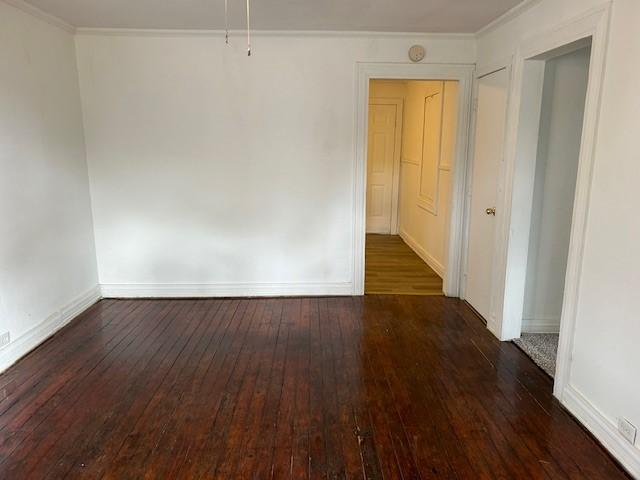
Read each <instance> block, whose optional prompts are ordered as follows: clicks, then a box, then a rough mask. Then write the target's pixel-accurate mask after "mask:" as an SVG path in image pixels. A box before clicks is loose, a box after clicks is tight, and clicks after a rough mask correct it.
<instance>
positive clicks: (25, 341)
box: [0, 285, 101, 372]
mask: <svg viewBox="0 0 640 480" xmlns="http://www.w3.org/2000/svg"><path fill="white" fill-rule="evenodd" d="M100 298H101V294H100V287H99V286H97V285H96V286H95V287H94V288H92V289H91V290H89V291H88V292H85V293H83V294H82V295H79V296H78V297H76V298H75V299H74V300H73V301H71V302H70V303H68V304H67V305H65V306H64V307H62V308H61V309H60V310H57V311H55V312H53V313H52V314H51V315H49V316H48V317H47V318H45V319H44V320H43V321H42V322H40V323H39V324H38V325H36V326H35V327H33V328H32V329H31V330H29V331H28V332H26V333H24V334H23V335H21V336H20V337H18V338H16V339H15V340H14V341H12V342H11V343H9V344H8V345H6V346H4V347H3V348H2V349H0V372H3V371H5V370H6V369H7V368H9V367H10V366H11V365H13V364H14V363H16V362H17V361H18V360H19V359H20V358H22V357H23V356H24V355H26V354H27V353H29V352H30V351H31V350H33V349H34V348H36V347H37V346H38V345H40V344H41V343H42V342H44V341H45V340H46V339H47V338H49V337H50V336H51V335H53V334H54V333H56V332H57V331H58V330H60V329H61V328H62V327H64V326H65V325H66V324H67V323H69V322H70V321H71V320H73V319H74V318H75V317H77V316H78V315H80V314H81V313H82V312H84V311H85V310H86V309H88V308H89V307H90V306H92V305H93V304H94V303H96V302H97V301H98V300H100Z"/></svg>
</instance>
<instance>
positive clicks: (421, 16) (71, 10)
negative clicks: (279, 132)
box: [28, 0, 522, 33]
mask: <svg viewBox="0 0 640 480" xmlns="http://www.w3.org/2000/svg"><path fill="white" fill-rule="evenodd" d="M521 1H522V0H251V18H252V28H253V29H256V30H346V31H358V30H369V31H393V32H433V33H436V32H448V33H454V32H455V33H473V32H476V31H477V30H479V29H480V28H481V27H483V26H485V25H486V24H488V23H489V22H491V20H493V19H495V18H496V17H498V16H500V15H501V14H502V13H504V12H506V11H507V10H509V9H510V8H512V7H514V6H515V5H517V4H518V3H520V2H521ZM228 2H229V8H230V12H231V15H230V17H231V28H232V29H242V28H244V22H245V11H246V10H245V0H228ZM28 3H30V4H31V5H33V6H35V7H38V8H40V9H41V10H44V11H45V12H47V13H50V14H52V15H54V16H56V17H58V18H61V19H62V20H64V21H66V22H67V23H70V24H71V25H73V26H76V27H104V28H157V29H223V28H224V0H28Z"/></svg>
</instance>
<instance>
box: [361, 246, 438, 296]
mask: <svg viewBox="0 0 640 480" xmlns="http://www.w3.org/2000/svg"><path fill="white" fill-rule="evenodd" d="M364 288H365V293H366V294H393V295H442V279H441V278H440V277H439V276H438V274H437V273H436V272H434V271H433V269H431V267H429V265H427V264H426V263H425V262H424V261H423V260H422V259H421V258H420V257H419V256H418V255H417V254H416V253H415V252H414V251H413V250H411V248H409V246H408V245H407V244H406V243H404V241H403V240H402V238H400V237H399V236H398V235H376V234H367V243H366V259H365V283H364Z"/></svg>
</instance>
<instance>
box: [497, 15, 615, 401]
mask: <svg viewBox="0 0 640 480" xmlns="http://www.w3.org/2000/svg"><path fill="white" fill-rule="evenodd" d="M609 15H610V5H609V4H606V5H603V6H600V7H597V8H594V9H592V10H589V11H587V12H585V13H584V14H583V15H580V16H578V17H576V18H574V19H572V20H570V21H568V22H565V23H563V24H561V25H559V26H557V27H555V28H553V29H552V30H550V31H547V32H543V33H542V34H539V35H537V36H535V37H532V38H530V39H528V40H525V41H523V42H522V43H521V44H520V46H519V47H518V49H517V51H516V55H515V58H514V65H513V76H512V83H511V86H510V92H509V103H508V107H507V108H508V113H507V125H508V128H507V136H506V138H505V162H504V163H505V165H504V166H505V171H504V174H503V175H504V188H503V193H502V195H501V197H500V198H499V200H498V208H499V209H500V210H499V211H501V215H499V222H498V226H497V232H496V240H497V245H496V255H495V258H496V268H497V270H498V275H499V280H498V281H497V282H496V285H495V286H494V289H495V290H496V295H495V298H497V301H498V302H497V305H496V309H495V311H496V315H495V317H494V318H491V319H488V320H489V324H488V328H489V329H490V330H491V331H492V332H493V333H494V334H495V335H496V336H497V337H498V338H499V339H501V340H511V339H513V338H517V337H519V336H520V333H521V328H522V312H523V305H524V279H525V277H526V262H527V250H528V241H529V232H528V227H526V228H525V227H523V225H525V224H526V222H527V221H528V219H530V212H528V211H527V209H526V208H524V209H522V208H520V206H521V201H522V199H521V198H520V196H525V197H526V195H527V192H526V191H525V190H526V187H525V188H524V189H523V188H520V186H521V183H522V182H521V181H520V180H519V179H518V171H519V170H518V166H519V165H521V164H522V162H526V158H527V157H529V158H530V155H531V152H530V151H528V150H527V149H526V148H525V149H524V151H522V150H521V148H520V147H521V145H519V141H520V140H522V138H521V135H520V133H521V129H522V127H523V122H521V118H520V113H521V108H522V105H523V100H526V99H527V98H526V95H525V94H524V92H523V87H526V85H525V82H524V79H525V69H527V68H528V65H527V62H529V64H531V63H532V62H531V61H532V60H536V57H540V56H541V55H544V54H545V53H548V52H552V51H554V50H557V49H559V48H562V47H563V46H566V45H570V44H573V43H575V42H579V41H580V40H584V39H588V38H591V58H590V64H589V80H588V86H587V95H586V99H585V112H584V117H583V118H584V120H583V128H582V138H581V143H580V157H579V164H578V178H577V183H576V192H575V196H574V207H573V218H572V222H571V239H570V244H569V255H568V259H567V272H566V276H565V288H564V299H563V305H562V314H561V321H560V341H559V345H558V356H557V362H556V375H555V382H554V390H553V393H554V395H555V396H556V397H557V398H559V399H560V400H561V401H563V402H564V401H565V400H566V398H565V396H566V395H565V394H566V389H567V386H568V383H569V374H570V367H571V356H572V352H573V339H574V332H575V325H576V315H577V306H578V300H579V290H580V277H581V268H582V257H583V252H584V244H585V238H586V223H587V217H588V213H589V200H590V191H591V180H592V172H593V165H594V159H595V146H596V135H597V127H598V119H599V114H600V99H601V92H602V83H603V78H604V68H605V60H606V46H607V38H608V25H609ZM525 105H526V104H525ZM525 200H526V198H525ZM525 242H526V246H525ZM523 252H524V254H523ZM523 265H524V268H523Z"/></svg>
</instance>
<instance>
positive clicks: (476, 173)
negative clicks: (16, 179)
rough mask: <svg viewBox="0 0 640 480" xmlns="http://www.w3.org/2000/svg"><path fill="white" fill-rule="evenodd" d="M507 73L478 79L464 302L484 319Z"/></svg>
mask: <svg viewBox="0 0 640 480" xmlns="http://www.w3.org/2000/svg"><path fill="white" fill-rule="evenodd" d="M508 83H509V78H508V73H507V71H506V70H500V71H498V72H495V73H492V74H490V75H487V76H485V77H482V78H480V79H479V80H478V111H477V115H476V133H475V148H474V157H473V174H472V180H471V211H470V214H469V250H468V259H467V279H466V288H465V294H464V295H465V299H466V300H467V302H469V303H470V304H471V306H473V308H475V309H476V310H477V311H478V313H479V314H480V315H482V316H483V317H484V318H485V320H489V318H490V313H491V312H490V309H491V288H492V285H491V284H492V282H491V280H492V267H493V258H494V248H495V227H496V216H495V206H496V201H497V197H498V176H499V175H500V165H501V163H502V155H503V146H504V132H505V119H506V110H507V88H508Z"/></svg>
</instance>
